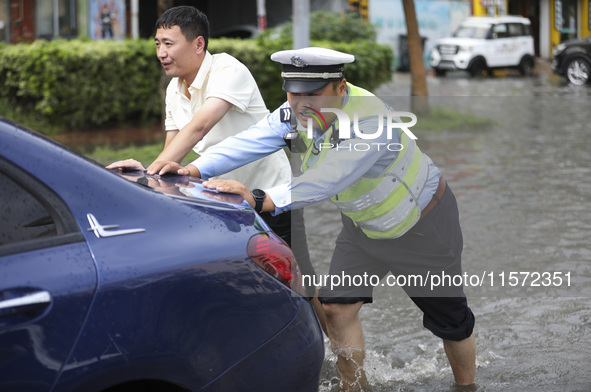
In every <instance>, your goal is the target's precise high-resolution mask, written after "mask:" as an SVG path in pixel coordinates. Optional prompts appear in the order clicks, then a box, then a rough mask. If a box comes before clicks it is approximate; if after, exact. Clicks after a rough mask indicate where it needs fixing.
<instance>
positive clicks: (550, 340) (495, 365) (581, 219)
mask: <svg viewBox="0 0 591 392" xmlns="http://www.w3.org/2000/svg"><path fill="white" fill-rule="evenodd" d="M452 81H453V80H452ZM442 83H451V82H449V81H445V82H442ZM466 83H467V84H470V83H473V82H472V81H467V82H466ZM483 83H485V84H488V86H489V87H490V86H491V85H494V84H495V83H496V88H499V89H502V88H506V89H507V90H506V91H514V89H515V86H514V85H515V84H517V85H520V86H521V90H520V91H522V92H523V91H524V90H523V88H524V86H525V87H528V86H529V87H531V90H532V91H533V92H534V93H535V94H537V95H544V96H535V97H534V96H521V97H509V96H504V97H490V96H489V97H469V98H468V97H454V98H453V99H450V98H449V97H447V98H443V97H442V98H440V99H439V100H438V99H437V98H433V97H432V98H431V100H432V101H431V102H432V103H433V106H447V107H453V108H456V109H458V110H464V111H467V112H470V113H474V114H478V115H483V116H486V117H490V118H493V119H495V121H496V122H497V124H496V126H494V127H492V128H491V129H488V130H479V131H477V132H456V131H453V130H450V131H446V132H443V133H439V134H433V133H430V134H428V133H426V132H421V131H420V117H419V121H418V123H417V126H416V127H415V129H414V130H416V133H417V136H418V137H419V145H420V146H421V148H422V150H423V151H424V152H426V153H427V154H428V155H429V156H431V158H432V159H433V161H434V162H435V163H436V164H437V165H438V166H439V168H440V169H441V170H442V172H443V174H444V176H445V177H446V179H447V180H448V182H449V184H450V186H451V187H452V189H453V190H454V192H455V193H456V196H457V199H458V205H459V209H460V217H461V220H462V228H463V232H464V244H465V245H464V246H465V248H464V264H463V265H464V272H466V273H469V274H475V275H479V276H482V273H483V272H486V273H487V274H488V273H493V274H494V275H495V276H497V277H498V276H499V274H502V273H504V274H505V282H504V284H501V281H500V280H498V279H497V280H496V281H494V282H493V283H494V284H492V285H491V283H490V282H487V283H485V284H483V285H482V286H476V287H474V286H467V287H466V288H465V290H466V293H467V295H468V300H469V304H470V306H471V308H472V310H473V311H474V314H475V316H476V329H475V334H476V342H477V366H478V367H477V373H476V382H477V384H476V385H475V386H473V387H472V388H473V390H476V391H487V392H490V391H507V390H519V391H556V390H561V391H589V390H591V375H590V374H589V368H591V300H590V298H591V241H589V237H590V236H591V212H590V207H591V204H590V202H591V180H590V178H591V157H590V154H589V152H590V151H591V138H589V136H588V134H587V133H588V124H589V120H590V117H589V109H588V101H589V98H588V97H587V96H588V95H591V89H588V91H589V93H586V90H582V91H583V92H582V93H581V92H578V93H577V94H572V95H569V94H568V93H569V91H570V90H566V89H568V87H564V86H562V87H557V86H550V87H548V85H547V84H545V85H537V84H536V82H535V80H534V81H529V82H527V81H524V80H523V79H511V78H507V79H506V80H495V79H493V80H492V81H489V80H487V81H484V82H483ZM468 87H470V86H468ZM479 87H482V86H479ZM544 89H546V90H547V91H548V93H547V94H546V93H545V90H544ZM525 91H528V90H525ZM532 91H529V92H532ZM404 93H407V92H406V91H405V92H404ZM556 95H562V96H559V97H557V96H556ZM581 95H585V96H584V97H581ZM393 101H396V103H397V104H399V103H400V97H397V98H395V99H393ZM397 109H399V110H404V109H407V108H400V107H397ZM306 224H307V228H308V229H307V230H308V236H309V244H310V248H311V249H310V252H311V255H312V259H313V262H314V264H315V267H316V271H317V273H319V274H324V273H327V271H328V263H329V261H330V256H331V253H332V247H333V245H334V238H336V235H337V234H338V231H339V228H340V220H339V218H338V212H337V211H336V209H335V208H334V207H333V206H332V205H330V204H329V203H321V204H319V205H316V206H313V207H310V208H308V209H307V211H306ZM511 272H514V273H515V274H514V275H513V276H515V278H516V279H517V280H516V281H515V282H516V283H517V284H515V287H512V286H511V285H510V284H509V281H508V280H507V277H508V276H509V274H510V273H511ZM524 272H530V273H533V272H537V273H544V272H549V273H551V274H556V273H561V274H562V275H560V276H561V277H562V278H563V279H562V280H558V279H552V280H550V281H549V282H550V283H549V284H546V285H544V284H540V283H542V281H541V280H538V281H537V282H536V281H534V280H533V279H532V275H528V279H527V280H526V279H525V278H524V277H525V274H523V273H524ZM566 273H570V284H568V282H567V280H566V279H564V277H565V274H566ZM555 276H556V275H552V277H553V278H554V277H555ZM535 283H538V284H537V285H536V284H535ZM361 318H362V322H363V325H364V332H365V339H366V346H367V352H366V363H365V368H366V371H367V375H368V379H369V381H370V383H371V384H372V386H373V391H384V392H385V391H388V392H389V391H456V390H457V389H456V388H455V387H454V386H453V385H452V380H453V376H452V373H451V369H450V367H449V364H448V362H447V360H446V357H445V354H444V351H443V345H442V343H441V341H440V340H439V339H438V338H436V337H435V336H433V335H431V333H430V332H429V331H427V330H426V329H424V328H423V327H422V323H421V318H422V314H421V313H420V311H419V310H418V309H417V308H416V307H415V306H414V305H413V304H412V302H411V301H410V300H409V299H408V298H406V297H405V296H404V294H403V293H402V291H401V290H400V288H398V287H396V288H393V287H378V288H377V289H376V290H375V302H374V303H373V304H371V305H366V306H364V307H363V309H362V311H361ZM336 377H337V371H336V365H335V356H334V354H333V353H332V352H330V351H329V350H327V357H326V360H325V366H324V369H323V376H322V385H321V388H320V390H321V391H323V392H326V391H331V392H332V391H337V390H338V385H337V384H336V383H335V380H336Z"/></svg>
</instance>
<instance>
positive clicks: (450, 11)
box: [369, 0, 471, 69]
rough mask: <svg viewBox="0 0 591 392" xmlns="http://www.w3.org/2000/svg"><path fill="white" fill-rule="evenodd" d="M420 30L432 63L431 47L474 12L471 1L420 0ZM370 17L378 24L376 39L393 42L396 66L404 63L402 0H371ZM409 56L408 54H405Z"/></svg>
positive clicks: (426, 52) (404, 33)
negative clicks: (402, 61)
mask: <svg viewBox="0 0 591 392" xmlns="http://www.w3.org/2000/svg"><path fill="white" fill-rule="evenodd" d="M415 9H416V13H417V21H418V23H419V34H420V35H421V37H422V38H423V56H424V59H425V65H427V66H429V57H430V55H431V50H432V49H433V46H434V45H435V41H437V39H438V38H443V37H449V36H450V35H451V34H452V32H453V31H454V30H455V29H456V28H457V27H458V26H459V25H460V23H461V22H462V21H463V20H464V19H465V18H466V17H468V16H470V14H471V3H470V2H466V1H440V0H421V1H416V2H415ZM369 18H370V22H371V24H373V25H374V26H376V28H377V41H378V42H379V43H381V44H385V45H390V47H391V48H392V51H393V52H394V56H395V62H396V64H394V66H395V67H396V68H399V69H400V67H401V65H402V64H401V63H400V62H401V60H402V59H404V57H405V56H404V53H401V51H403V50H406V48H405V46H404V42H401V40H403V39H404V38H403V36H404V37H405V36H406V20H405V19H404V9H403V7H402V1H401V0H394V1H392V0H370V2H369ZM406 57H408V56H406Z"/></svg>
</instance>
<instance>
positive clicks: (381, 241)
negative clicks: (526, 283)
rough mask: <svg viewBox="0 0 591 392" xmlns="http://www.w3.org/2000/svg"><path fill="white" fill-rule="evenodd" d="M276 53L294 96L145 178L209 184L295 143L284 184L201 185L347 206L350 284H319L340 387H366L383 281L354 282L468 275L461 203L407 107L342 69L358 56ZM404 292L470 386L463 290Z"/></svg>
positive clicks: (340, 265)
mask: <svg viewBox="0 0 591 392" xmlns="http://www.w3.org/2000/svg"><path fill="white" fill-rule="evenodd" d="M271 60H273V61H276V62H279V63H281V64H282V67H283V72H282V77H283V90H284V91H286V92H287V102H285V103H284V104H283V105H281V106H280V107H279V108H277V109H276V110H275V111H274V112H273V113H270V114H269V115H268V116H267V117H266V118H265V119H263V120H261V121H260V122H258V123H257V124H256V125H254V126H252V127H250V128H249V129H248V130H245V131H243V132H241V133H239V134H238V135H236V136H233V137H230V138H228V139H226V140H224V141H223V142H221V143H219V144H218V145H216V146H214V147H212V148H210V149H209V150H208V151H207V152H206V153H204V154H203V155H202V156H201V157H200V158H198V159H197V160H196V161H194V162H192V163H191V164H189V165H187V166H185V167H181V166H180V165H179V164H177V163H174V162H159V163H158V165H157V166H155V168H154V170H153V171H152V173H149V174H164V173H167V172H177V173H178V174H181V175H191V176H194V177H200V178H204V179H207V178H210V177H214V176H217V175H219V174H222V173H225V172H227V171H230V170H233V169H234V168H236V167H239V166H241V165H244V164H246V163H248V162H252V161H254V160H257V159H259V158H261V157H264V156H267V155H268V154H271V153H273V152H275V151H277V150H280V149H282V148H284V147H285V146H286V145H287V146H289V147H290V148H291V149H292V156H293V157H297V158H298V159H300V160H301V161H300V162H298V167H299V168H300V169H301V174H300V175H298V176H297V177H293V178H292V180H291V181H290V182H288V183H285V184H281V185H278V186H275V187H272V188H269V189H265V190H260V189H259V190H249V189H247V188H246V187H245V186H244V185H242V184H241V183H239V182H238V181H231V180H211V181H206V182H204V184H203V185H204V186H205V187H207V188H209V189H217V190H218V191H220V192H229V193H236V194H239V195H241V196H242V197H244V198H245V199H246V200H247V201H248V202H249V203H250V204H251V205H252V206H253V207H254V208H255V209H256V210H257V212H262V211H267V212H271V213H273V214H279V213H282V212H284V211H288V210H291V209H300V208H303V207H305V206H308V205H311V204H314V203H318V202H320V201H323V200H327V199H330V200H331V201H332V202H333V203H334V204H335V205H336V206H337V207H338V208H339V210H340V211H341V216H342V222H343V227H342V230H341V232H340V234H339V236H338V239H337V241H336V247H335V250H334V253H333V257H332V260H331V265H330V268H329V276H340V277H349V280H348V281H347V280H346V279H342V282H340V284H339V285H333V284H331V285H330V286H329V285H326V286H324V287H322V288H321V290H320V301H321V302H322V304H323V308H324V311H325V315H326V323H327V324H326V328H327V333H328V337H329V338H330V340H331V343H332V346H333V351H334V352H335V354H336V355H337V367H338V368H339V371H340V373H341V377H342V388H343V390H347V391H355V390H362V389H364V388H365V387H366V386H367V380H366V376H365V372H364V370H363V360H364V341H363V331H362V326H361V321H360V318H359V310H360V309H361V307H362V306H363V305H364V304H366V303H371V302H372V293H373V286H374V285H375V284H370V283H368V282H367V279H366V280H365V281H364V282H363V284H358V280H356V279H355V278H356V277H362V276H365V277H367V276H370V277H376V278H378V279H381V278H383V277H384V276H386V275H387V274H388V273H392V274H393V275H396V276H402V277H404V276H407V277H411V276H412V277H422V278H427V277H428V276H430V275H431V274H446V275H447V276H450V277H453V276H457V275H461V273H462V269H461V253H462V248H463V242H462V241H463V240H462V233H461V229H460V225H459V217H458V209H457V205H456V200H455V197H454V194H453V192H452V191H451V189H450V187H449V186H448V185H447V183H446V181H445V180H444V179H443V177H442V175H441V172H440V170H439V169H438V168H437V166H436V165H435V164H434V163H433V162H432V161H431V159H430V158H429V157H428V156H427V155H425V154H424V153H422V152H421V150H420V149H419V147H418V145H417V143H416V136H415V135H414V134H413V133H412V132H411V131H410V130H409V128H408V126H406V127H405V126H404V122H402V121H401V119H400V118H399V114H400V113H397V112H395V111H393V110H392V109H391V108H390V107H388V106H387V105H386V104H385V103H384V102H383V101H381V100H380V99H379V98H377V97H376V96H375V95H373V94H372V93H370V92H369V91H366V90H364V89H362V88H360V87H357V86H355V85H353V84H351V83H348V82H347V81H346V79H345V73H344V68H345V67H344V65H345V64H346V63H351V62H353V61H354V56H352V55H350V54H346V53H342V52H337V51H334V50H330V49H325V48H317V47H311V48H304V49H298V50H284V51H280V52H277V53H274V54H273V55H272V56H271ZM409 115H412V114H409ZM374 282H375V281H374ZM409 282H410V280H409ZM403 288H404V290H405V291H406V293H407V295H408V296H409V297H410V298H411V299H412V301H413V302H414V303H415V304H416V305H417V306H418V307H419V308H420V309H421V311H422V312H423V325H424V326H425V327H426V328H428V329H429V330H430V331H431V332H432V333H433V334H435V335H436V336H438V337H440V338H441V339H443V343H444V348H445V352H446V355H447V357H448V359H449V362H450V364H451V367H452V371H453V373H454V377H455V381H456V383H457V384H460V385H465V384H472V383H473V382H474V373H475V359H476V348H475V347H476V345H475V339H474V334H473V328H474V315H473V313H472V311H471V310H470V308H469V307H468V304H467V299H466V297H465V295H464V293H463V289H462V287H457V286H454V285H451V284H450V285H448V286H445V285H444V286H442V287H437V288H436V290H432V288H430V287H428V286H427V289H425V288H424V287H423V285H419V284H416V285H412V284H409V285H407V286H405V287H403ZM395 316H396V315H392V317H395Z"/></svg>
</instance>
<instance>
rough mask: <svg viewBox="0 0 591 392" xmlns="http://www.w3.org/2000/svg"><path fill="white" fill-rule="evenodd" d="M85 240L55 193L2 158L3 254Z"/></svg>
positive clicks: (0, 230) (0, 251) (0, 211)
mask: <svg viewBox="0 0 591 392" xmlns="http://www.w3.org/2000/svg"><path fill="white" fill-rule="evenodd" d="M82 240H84V237H83V235H82V233H80V230H79V228H78V225H77V223H76V221H75V220H74V218H73V216H72V214H71V213H70V211H69V210H68V209H67V207H66V206H65V205H64V204H63V202H62V201H61V199H60V198H59V197H57V196H56V195H55V193H53V192H52V191H51V190H49V189H48V188H46V187H45V186H44V185H43V184H41V183H39V182H38V181H37V180H35V179H33V178H31V177H30V176H29V175H28V174H27V173H25V172H23V171H22V170H20V169H18V168H16V167H14V166H12V165H10V164H8V163H7V162H5V161H4V160H2V159H0V256H2V255H5V254H11V253H17V252H25V251H29V250H33V249H40V248H46V247H50V246H56V245H61V244H67V243H72V242H78V241H82Z"/></svg>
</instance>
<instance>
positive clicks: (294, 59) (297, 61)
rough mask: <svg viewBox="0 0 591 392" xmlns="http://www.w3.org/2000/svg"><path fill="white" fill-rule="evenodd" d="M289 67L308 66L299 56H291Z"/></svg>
mask: <svg viewBox="0 0 591 392" xmlns="http://www.w3.org/2000/svg"><path fill="white" fill-rule="evenodd" d="M291 65H293V66H296V67H305V66H306V65H308V64H306V62H305V61H304V60H303V59H302V58H301V57H300V56H292V57H291Z"/></svg>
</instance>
